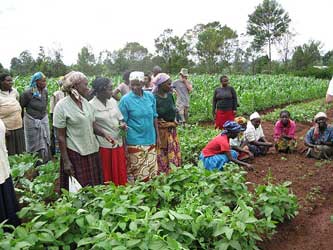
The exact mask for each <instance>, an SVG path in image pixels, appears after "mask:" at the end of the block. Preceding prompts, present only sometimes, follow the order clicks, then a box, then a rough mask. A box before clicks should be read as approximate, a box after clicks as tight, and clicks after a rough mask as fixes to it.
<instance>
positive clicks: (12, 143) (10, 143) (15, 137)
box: [6, 128, 25, 155]
mask: <svg viewBox="0 0 333 250" xmlns="http://www.w3.org/2000/svg"><path fill="white" fill-rule="evenodd" d="M6 146H7V150H8V155H15V154H22V153H23V152H25V140H24V130H23V128H19V129H15V130H10V134H9V135H8V136H6Z"/></svg>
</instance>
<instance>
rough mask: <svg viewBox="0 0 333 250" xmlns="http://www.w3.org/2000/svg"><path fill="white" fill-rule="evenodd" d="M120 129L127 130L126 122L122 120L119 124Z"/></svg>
mask: <svg viewBox="0 0 333 250" xmlns="http://www.w3.org/2000/svg"><path fill="white" fill-rule="evenodd" d="M119 128H120V129H122V130H124V131H127V124H126V123H125V122H122V123H121V124H120V126H119Z"/></svg>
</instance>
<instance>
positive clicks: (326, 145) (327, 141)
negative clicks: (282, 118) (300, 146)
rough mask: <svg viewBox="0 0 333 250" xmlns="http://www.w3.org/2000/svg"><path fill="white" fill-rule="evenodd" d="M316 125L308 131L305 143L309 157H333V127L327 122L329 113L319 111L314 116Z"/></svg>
mask: <svg viewBox="0 0 333 250" xmlns="http://www.w3.org/2000/svg"><path fill="white" fill-rule="evenodd" d="M314 122H315V125H314V126H313V127H312V128H310V130H309V131H308V132H307V134H306V136H305V139H304V144H305V146H307V147H308V150H307V153H306V155H307V157H312V158H315V159H332V158H333V128H332V127H331V126H328V124H327V115H326V114H325V113H324V112H319V113H318V114H317V115H316V116H315V117H314Z"/></svg>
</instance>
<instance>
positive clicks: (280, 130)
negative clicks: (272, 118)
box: [274, 110, 297, 153]
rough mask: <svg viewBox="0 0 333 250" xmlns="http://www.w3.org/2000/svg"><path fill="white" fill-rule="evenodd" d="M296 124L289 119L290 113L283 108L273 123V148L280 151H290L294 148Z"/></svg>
mask: <svg viewBox="0 0 333 250" xmlns="http://www.w3.org/2000/svg"><path fill="white" fill-rule="evenodd" d="M295 131H296V124H295V122H294V121H292V120H291V119H290V113H289V111H287V110H283V111H281V113H280V119H279V120H278V121H277V122H276V123H275V127H274V142H275V149H276V151H278V152H280V153H281V152H282V153H291V152H293V151H295V149H296V144H297V143H296V139H295Z"/></svg>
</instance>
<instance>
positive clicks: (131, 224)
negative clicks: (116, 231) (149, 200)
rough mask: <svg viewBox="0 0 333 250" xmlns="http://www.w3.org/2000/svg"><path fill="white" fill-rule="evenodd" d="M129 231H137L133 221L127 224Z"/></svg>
mask: <svg viewBox="0 0 333 250" xmlns="http://www.w3.org/2000/svg"><path fill="white" fill-rule="evenodd" d="M129 229H130V230H131V231H136V230H137V229H138V225H137V223H136V222H135V221H132V222H131V223H130V224H129Z"/></svg>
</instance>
